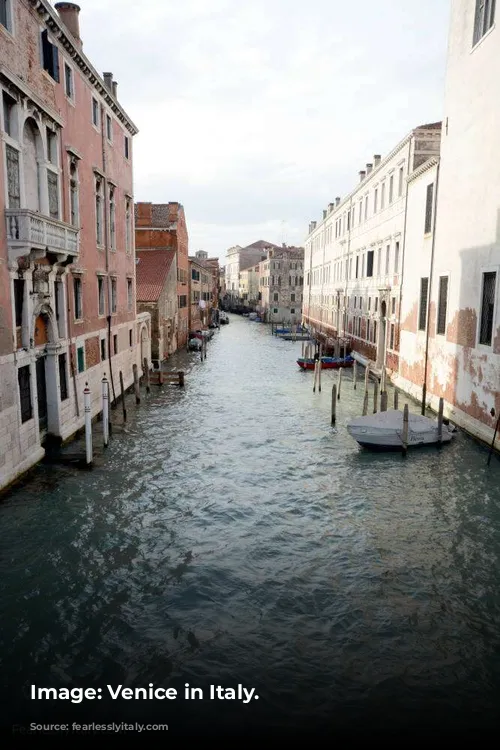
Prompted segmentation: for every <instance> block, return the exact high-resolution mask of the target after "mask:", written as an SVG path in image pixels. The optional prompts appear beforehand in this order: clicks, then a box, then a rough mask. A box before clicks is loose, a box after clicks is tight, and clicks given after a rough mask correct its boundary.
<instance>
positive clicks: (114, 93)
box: [113, 81, 118, 100]
mask: <svg viewBox="0 0 500 750" xmlns="http://www.w3.org/2000/svg"><path fill="white" fill-rule="evenodd" d="M117 89H118V83H117V82H116V81H113V96H114V97H115V99H116V100H118V96H117V93H116V92H117Z"/></svg>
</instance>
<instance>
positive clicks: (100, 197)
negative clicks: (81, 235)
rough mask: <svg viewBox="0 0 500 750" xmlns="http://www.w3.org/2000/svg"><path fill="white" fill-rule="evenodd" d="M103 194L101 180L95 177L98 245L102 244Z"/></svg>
mask: <svg viewBox="0 0 500 750" xmlns="http://www.w3.org/2000/svg"><path fill="white" fill-rule="evenodd" d="M103 224H104V193H103V184H102V178H101V177H100V176H97V177H96V180H95V234H96V241H97V244H98V245H102V244H103V238H104V232H103Z"/></svg>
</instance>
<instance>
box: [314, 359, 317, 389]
mask: <svg viewBox="0 0 500 750" xmlns="http://www.w3.org/2000/svg"><path fill="white" fill-rule="evenodd" d="M317 379H318V360H315V361H314V382H313V393H316V381H317Z"/></svg>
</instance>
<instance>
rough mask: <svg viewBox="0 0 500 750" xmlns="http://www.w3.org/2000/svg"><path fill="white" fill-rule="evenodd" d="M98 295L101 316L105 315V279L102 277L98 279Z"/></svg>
mask: <svg viewBox="0 0 500 750" xmlns="http://www.w3.org/2000/svg"><path fill="white" fill-rule="evenodd" d="M97 295H98V311H99V315H104V279H103V278H102V276H99V278H98V279H97Z"/></svg>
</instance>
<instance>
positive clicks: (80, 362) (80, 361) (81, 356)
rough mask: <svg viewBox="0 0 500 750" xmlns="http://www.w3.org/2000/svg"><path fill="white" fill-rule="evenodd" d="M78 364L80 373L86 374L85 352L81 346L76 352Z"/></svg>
mask: <svg viewBox="0 0 500 750" xmlns="http://www.w3.org/2000/svg"><path fill="white" fill-rule="evenodd" d="M76 362H77V367H78V372H84V371H85V350H84V348H83V346H79V347H78V349H77V350H76Z"/></svg>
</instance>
